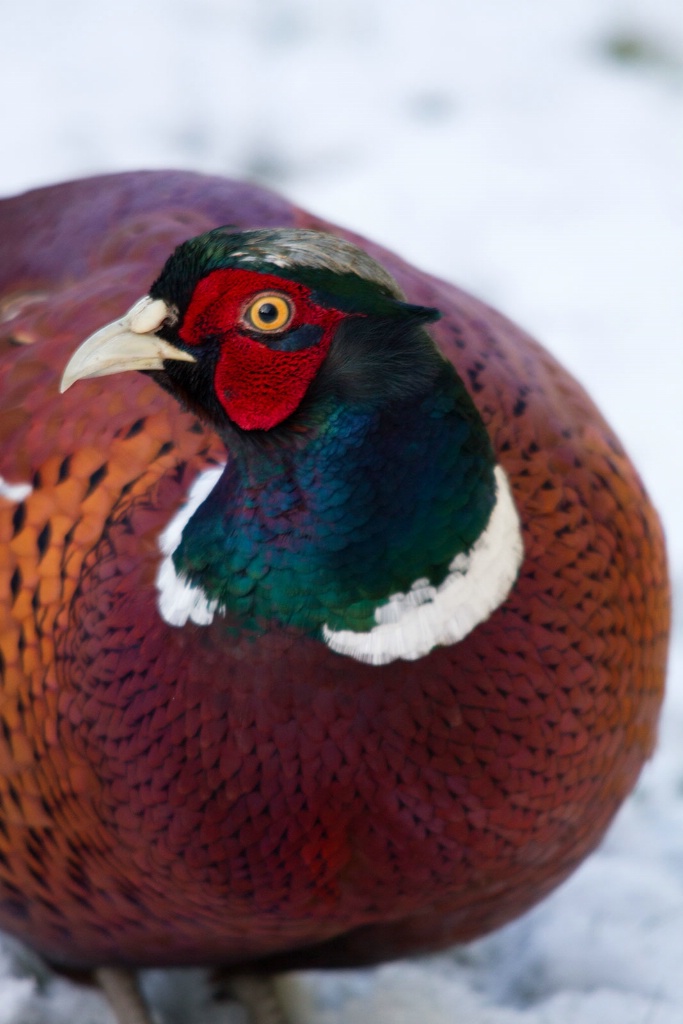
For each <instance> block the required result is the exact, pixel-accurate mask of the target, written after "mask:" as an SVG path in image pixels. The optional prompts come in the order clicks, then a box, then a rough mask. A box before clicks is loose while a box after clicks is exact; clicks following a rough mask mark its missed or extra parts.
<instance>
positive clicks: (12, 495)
mask: <svg viewBox="0 0 683 1024" xmlns="http://www.w3.org/2000/svg"><path fill="white" fill-rule="evenodd" d="M32 491H33V488H32V487H31V485H30V484H9V483H7V481H6V480H5V478H4V477H2V476H0V498H7V500H8V501H15V502H16V501H23V500H24V498H28V496H29V494H31V492H32Z"/></svg>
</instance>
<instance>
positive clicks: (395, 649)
mask: <svg viewBox="0 0 683 1024" xmlns="http://www.w3.org/2000/svg"><path fill="white" fill-rule="evenodd" d="M494 472H495V478H496V504H495V505H494V507H493V511H492V512H491V516H490V518H489V521H488V524H487V526H486V529H485V530H484V532H483V533H482V535H481V537H479V539H478V540H477V542H476V544H474V545H473V546H472V548H471V550H470V551H469V552H468V553H467V554H459V555H456V557H455V558H454V559H453V561H452V562H451V564H450V566H449V574H448V576H447V577H446V579H445V580H444V581H443V583H441V584H440V585H439V586H438V587H434V586H432V585H431V584H430V583H429V581H428V580H426V579H419V580H415V582H414V583H413V585H412V586H411V588H410V590H409V591H408V593H407V594H392V595H391V597H390V598H389V601H388V603H387V604H384V605H381V606H380V607H379V608H377V609H376V611H375V622H376V623H377V625H375V626H373V628H372V629H370V630H368V631H367V632H365V633H356V632H354V631H353V630H350V629H342V630H334V629H329V628H328V627H327V626H323V638H324V640H325V643H326V644H327V645H328V646H329V647H331V648H332V650H333V651H337V652H338V653H339V654H346V655H347V656H348V657H351V658H356V660H357V661H364V662H367V663H369V664H370V665H386V664H388V663H389V662H391V661H395V660H396V659H397V658H403V659H404V660H406V661H414V660H415V659H416V658H421V657H423V656H424V655H425V654H429V652H430V651H431V650H432V649H433V648H434V647H437V646H438V645H443V644H456V643H458V641H459V640H462V639H464V637H466V636H467V634H468V633H471V632H472V630H473V629H474V627H475V626H478V625H479V623H480V622H484V621H485V620H486V619H488V617H489V615H491V614H492V612H494V611H495V609H496V608H498V607H499V605H501V604H502V603H503V601H504V600H505V598H506V597H507V596H508V594H509V593H510V590H511V588H512V584H513V583H514V582H515V579H516V578H517V573H518V571H519V567H520V565H521V564H522V558H523V556H524V548H523V544H522V534H521V529H520V522H519V515H518V513H517V509H516V507H515V503H514V500H513V498H512V494H511V491H510V485H509V483H508V479H507V476H506V475H505V472H504V470H503V469H502V468H501V467H500V466H496V468H495V471H494Z"/></svg>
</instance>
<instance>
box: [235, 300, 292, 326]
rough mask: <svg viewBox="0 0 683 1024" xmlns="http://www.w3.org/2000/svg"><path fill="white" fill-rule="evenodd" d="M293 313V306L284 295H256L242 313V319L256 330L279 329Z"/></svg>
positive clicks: (287, 322)
mask: <svg viewBox="0 0 683 1024" xmlns="http://www.w3.org/2000/svg"><path fill="white" fill-rule="evenodd" d="M293 315H294V307H293V305H292V303H291V302H290V300H289V299H288V298H287V296H286V295H279V294H277V293H276V294H270V293H268V294H267V295H257V296H256V298H255V299H253V300H252V301H251V302H250V303H249V305H248V306H247V309H246V311H245V314H244V321H245V323H246V324H247V326H249V327H253V328H254V329H255V330H257V331H281V330H282V329H283V328H284V327H287V326H288V325H289V323H290V322H291V320H292V317H293Z"/></svg>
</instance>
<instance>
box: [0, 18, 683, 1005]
mask: <svg viewBox="0 0 683 1024" xmlns="http://www.w3.org/2000/svg"><path fill="white" fill-rule="evenodd" d="M1 10H2V21H3V32H2V39H1V41H0V48H1V51H2V60H1V61H0V77H1V81H2V87H1V89H0V92H1V94H2V95H3V96H4V97H6V102H5V105H4V110H3V117H2V120H3V138H4V145H3V160H2V163H1V164H0V192H2V193H4V194H9V193H12V192H15V191H21V190H24V189H26V188H29V187H31V186H35V185H38V184H44V183H49V182H52V181H56V180H59V179H63V178H69V177H76V176H81V175H85V174H90V173H96V172H102V171H111V170H123V169H130V168H138V167H164V166H176V167H186V168H193V169H197V170H205V171H211V172H218V173H224V174H230V175H235V176H243V177H244V176H246V177H250V178H252V179H255V180H259V181H262V182H264V183H266V184H268V185H270V186H272V187H275V188H278V189H280V190H281V191H284V192H286V193H287V194H288V195H289V196H290V197H291V198H293V199H294V200H296V201H297V202H299V203H300V204H301V205H305V206H307V207H309V208H311V209H313V210H314V211H316V212H317V213H320V214H322V215H324V216H327V217H329V218H330V219H332V220H335V221H338V222H340V223H344V224H346V225H347V226H348V227H351V228H355V229H356V230H358V231H360V232H361V233H363V234H366V235H368V236H371V237H374V238H376V239H377V240H378V241H382V242H384V243H385V244H387V245H389V246H390V247H393V248H395V249H396V250H398V251H399V252H401V253H402V254H403V255H404V256H405V257H406V258H408V259H410V260H412V261H413V262H415V263H417V264H419V265H421V266H423V267H425V268H426V269H430V270H432V271H435V272H437V273H439V274H441V275H442V276H444V277H447V278H450V279H452V280H454V281H457V282H458V283H459V284H461V285H463V286H464V287H466V288H469V289H470V290H472V291H474V292H476V293H477V294H479V295H480V296H482V297H483V298H485V299H486V300H487V301H489V302H491V303H492V304H494V305H496V306H498V307H499V308H501V309H502V310H503V311H504V312H506V313H507V314H508V315H510V316H511V317H513V318H514V319H516V320H518V321H519V322H520V323H521V324H523V325H524V326H525V327H527V328H528V329H529V330H531V331H532V332H533V333H534V334H536V335H537V336H538V337H539V338H541V339H542V340H543V342H544V343H545V344H546V345H547V346H548V347H549V348H550V349H552V350H553V351H554V352H555V353H556V354H558V355H559V356H560V358H561V359H562V360H563V361H564V363H565V364H566V365H568V366H569V367H570V368H571V369H572V370H573V372H575V373H576V374H577V375H578V376H579V377H580V379H581V380H582V381H583V382H584V383H585V384H586V385H587V386H588V388H589V389H590V391H591V392H592V394H593V395H594V397H595V398H596V399H597V401H598V403H599V404H600V405H601V407H602V408H603V410H604V412H605V413H606V415H607V416H608V418H609V419H610V420H611V421H612V423H613V424H614V426H615V427H616V428H617V430H618V432H619V433H620V434H621V436H622V438H623V440H624V441H625V443H626V445H627V447H628V449H629V450H630V452H631V453H632V456H633V458H634V460H635V461H636V463H637V464H638V466H639V467H640V470H641V472H642V474H643V476H644V479H645V481H646V484H647V486H648V488H649V490H650V492H651V494H652V495H653V497H654V498H655V500H656V503H657V505H658V507H659V508H660V510H661V513H662V516H663V518H664V522H665V526H666V527H667V530H668V535H669V541H670V552H671V563H672V572H673V576H674V580H675V584H676V587H677V591H678V593H679V596H680V592H681V587H683V530H680V529H678V520H679V519H680V513H679V509H680V507H681V504H682V501H683V486H682V484H681V461H680V455H679V450H678V446H679V445H680V443H681V440H682V439H683V402H682V401H681V398H680V389H681V384H682V382H683V373H682V372H681V371H682V369H683V356H682V355H681V353H682V351H683V349H682V348H681V341H682V338H681V333H682V327H681V325H682V324H683V298H682V295H683V288H682V287H681V284H682V282H683V244H682V242H681V238H682V234H681V228H682V226H683V225H682V221H683V188H682V186H681V182H682V181H683V130H682V129H683V118H682V116H681V115H682V114H683V110H682V108H683V14H682V13H681V8H680V0H554V2H553V3H545V4H544V3H542V2H541V0H516V2H514V3H510V2H509V0H478V3H476V4H474V3H468V2H466V0H420V3H419V4H418V3H414V2H412V0H336V2H335V0H327V2H325V0H260V2H258V0H118V2H117V3H116V4H95V3H92V2H86V0H60V3H59V4H55V3H54V0H23V2H22V3H21V4H18V3H14V4H10V3H8V2H7V0H4V2H2V4H1ZM682 651H683V642H682V640H681V624H680V622H679V623H678V625H677V628H676V632H675V646H674V657H673V659H672V665H671V675H670V693H669V698H668V701H667V706H666V708H665V714H664V718H663V727H662V735H661V743H660V747H659V751H658V753H657V755H656V757H655V758H654V760H653V761H652V762H651V764H650V765H649V766H648V768H647V769H646V771H645V772H644V774H643V777H642V780H641V782H640V784H639V786H638V789H637V791H636V793H635V794H634V795H633V797H632V798H631V799H630V801H629V802H628V803H627V805H626V806H625V808H624V809H623V811H622V813H621V814H620V815H619V817H618V819H617V821H616V822H615V824H614V826H613V828H612V829H611V831H610V833H609V835H608V837H607V839H606V840H605V842H604V843H603V845H602V847H601V849H600V850H599V851H598V852H597V853H596V854H595V855H594V856H593V857H592V858H590V859H589V860H588V861H587V862H586V863H585V864H584V865H583V866H582V867H581V868H580V869H579V871H578V872H577V873H576V874H575V875H574V877H573V878H572V879H571V880H570V881H568V882H567V883H566V884H565V885H564V886H563V887H562V888H561V889H559V890H558V891H557V892H556V893H555V894H553V895H552V896H551V897H550V898H549V899H547V900H546V901H545V903H543V904H542V905H541V906H539V907H538V908H536V909H535V910H533V911H532V912H531V913H529V914H527V915H526V916H525V917H524V918H523V919H521V920H519V921H517V922H515V923H513V924H512V925H509V926H508V927H507V928H505V929H503V930H502V931H500V932H498V933H497V934H495V935H493V936H490V937H488V938H485V939H482V940H479V941H478V942H475V943H472V944H471V945H469V946H466V947H461V948H459V949H455V950H453V951H451V952H448V953H444V954H441V955H439V956H436V957H431V958H426V959H416V960H411V961H407V962H403V963H398V964H387V965H384V966H381V967H379V968H377V969H374V970H370V971H348V972H343V973H341V974H331V973H323V974H297V975H291V976H288V977H286V978H284V979H283V980H282V982H281V989H282V991H283V993H284V995H285V998H286V999H287V1001H288V1003H289V1005H290V1007H291V1008H292V1012H294V1013H295V1014H296V1021H297V1024H361V1022H363V1024H365V1022H367V1021H373V1022H377V1024H389V1022H391V1024H416V1022H418V1021H419V1022H420V1024H451V1022H454V1024H570V1022H571V1024H574V1022H580V1024H617V1022H618V1024H680V1022H681V1020H683V969H682V966H681V950H683V759H681V756H680V736H681V734H682V732H683V678H682V676H683V659H682V656H681V655H682ZM145 985H146V986H147V989H148V992H149V993H150V996H151V997H152V999H153V1002H154V1005H155V1007H156V1008H157V1009H158V1011H159V1013H160V1014H161V1018H160V1019H163V1022H164V1024H189V1022H190V1021H193V1022H196V1021H198V1020H201V1021H202V1022H203V1024H227V1022H234V1024H236V1022H238V1021H240V1020H242V1019H243V1017H242V1016H241V1011H240V1010H238V1009H236V1008H235V1007H234V1005H233V1004H231V1003H229V1002H224V1003H223V1004H216V1005H213V1006H208V1005H207V1001H208V999H209V993H208V989H207V987H206V985H205V983H204V982H203V981H202V976H201V974H198V973H197V972H148V973H147V974H146V975H145ZM110 1022H111V1016H110V1014H109V1013H108V1011H107V1009H106V1008H105V1006H104V1004H103V1002H102V1000H101V999H100V997H99V995H98V994H97V993H93V992H90V991H88V990H86V989H83V988H80V987H78V986H76V985H74V984H73V983H71V982H69V981H66V980H64V979H58V978H55V977H54V976H52V975H51V974H50V973H49V972H47V971H46V970H45V969H44V968H43V967H41V965H40V964H39V963H38V962H37V961H36V959H35V958H34V957H33V956H32V955H31V954H28V953H26V952H25V951H23V950H20V949H19V948H18V947H17V946H16V945H15V944H14V943H13V942H11V941H6V942H5V943H4V944H2V945H0V1024H110Z"/></svg>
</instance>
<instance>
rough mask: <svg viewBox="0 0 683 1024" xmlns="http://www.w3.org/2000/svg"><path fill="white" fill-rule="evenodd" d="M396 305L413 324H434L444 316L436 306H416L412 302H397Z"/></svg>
mask: <svg viewBox="0 0 683 1024" xmlns="http://www.w3.org/2000/svg"><path fill="white" fill-rule="evenodd" d="M396 305H397V306H398V307H399V309H400V310H401V315H402V316H403V317H405V319H406V320H410V321H411V323H413V324H432V323H434V321H435V320H440V319H441V317H442V316H443V313H442V312H441V310H440V309H436V308H435V307H434V306H414V305H413V304H412V303H410V302H397V303H396Z"/></svg>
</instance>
